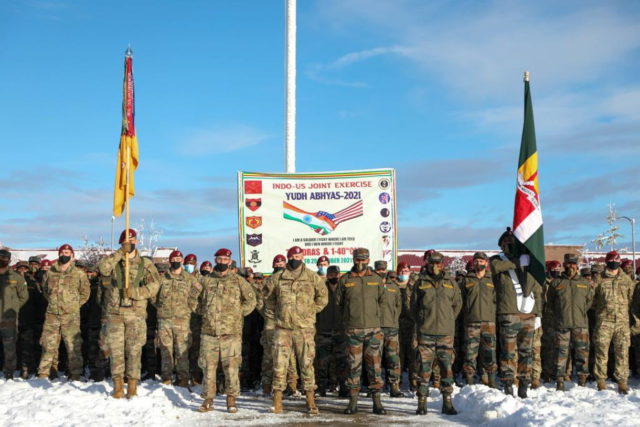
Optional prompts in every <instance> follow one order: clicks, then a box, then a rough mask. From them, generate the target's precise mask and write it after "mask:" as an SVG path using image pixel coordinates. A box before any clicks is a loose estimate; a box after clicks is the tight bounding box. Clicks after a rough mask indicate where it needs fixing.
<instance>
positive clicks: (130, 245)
mask: <svg viewBox="0 0 640 427" xmlns="http://www.w3.org/2000/svg"><path fill="white" fill-rule="evenodd" d="M122 249H123V250H124V251H125V252H127V253H131V252H133V251H135V250H136V245H134V244H133V243H123V244H122Z"/></svg>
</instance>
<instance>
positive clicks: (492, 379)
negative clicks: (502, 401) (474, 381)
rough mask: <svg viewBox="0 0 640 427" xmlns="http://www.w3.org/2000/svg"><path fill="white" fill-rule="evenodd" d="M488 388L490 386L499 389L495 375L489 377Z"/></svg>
mask: <svg viewBox="0 0 640 427" xmlns="http://www.w3.org/2000/svg"><path fill="white" fill-rule="evenodd" d="M487 386H489V387H490V388H497V385H496V374H495V373H491V374H489V375H487Z"/></svg>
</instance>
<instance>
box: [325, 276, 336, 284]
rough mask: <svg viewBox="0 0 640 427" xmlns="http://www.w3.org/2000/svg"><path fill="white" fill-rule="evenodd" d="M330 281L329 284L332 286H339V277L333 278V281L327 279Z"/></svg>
mask: <svg viewBox="0 0 640 427" xmlns="http://www.w3.org/2000/svg"><path fill="white" fill-rule="evenodd" d="M327 280H328V281H329V283H331V284H332V285H337V284H338V278H337V277H332V278H331V279H327Z"/></svg>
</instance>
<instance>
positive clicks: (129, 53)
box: [124, 45, 133, 57]
mask: <svg viewBox="0 0 640 427" xmlns="http://www.w3.org/2000/svg"><path fill="white" fill-rule="evenodd" d="M124 56H127V57H130V56H133V51H132V50H131V45H129V46H128V47H127V51H126V52H125V53H124Z"/></svg>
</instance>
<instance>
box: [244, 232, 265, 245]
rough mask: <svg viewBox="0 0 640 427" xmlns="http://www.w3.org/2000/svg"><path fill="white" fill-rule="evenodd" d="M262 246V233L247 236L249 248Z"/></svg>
mask: <svg viewBox="0 0 640 427" xmlns="http://www.w3.org/2000/svg"><path fill="white" fill-rule="evenodd" d="M261 244H262V233H261V234H247V245H249V246H258V245H261Z"/></svg>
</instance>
